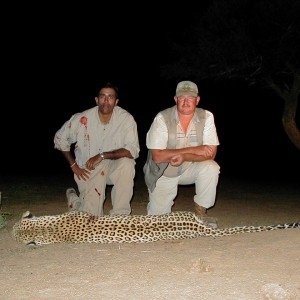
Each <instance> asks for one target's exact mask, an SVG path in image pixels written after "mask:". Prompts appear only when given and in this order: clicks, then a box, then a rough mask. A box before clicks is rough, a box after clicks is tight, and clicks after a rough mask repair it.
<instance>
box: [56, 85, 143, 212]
mask: <svg viewBox="0 0 300 300" xmlns="http://www.w3.org/2000/svg"><path fill="white" fill-rule="evenodd" d="M95 101H96V105H97V106H95V107H93V108H90V109H88V110H85V111H83V112H81V113H77V114H74V115H73V116H72V117H71V118H70V119H69V120H68V121H66V122H65V123H64V124H63V126H62V127H61V128H60V129H59V130H58V131H57V132H56V134H55V137H54V147H55V149H58V150H60V151H61V152H62V153H63V155H64V157H65V158H66V160H67V162H68V163H69V165H70V168H71V170H72V171H73V173H74V179H75V181H76V183H77V187H78V191H79V197H78V196H77V194H76V191H75V190H74V189H72V188H71V189H68V190H67V192H66V194H67V198H68V205H69V209H70V210H74V209H77V210H80V211H84V212H88V213H91V214H93V215H95V216H101V215H103V204H104V201H105V190H106V185H107V184H108V185H113V187H112V190H111V200H112V210H111V211H110V214H111V215H116V214H125V215H129V214H130V213H131V206H130V201H131V198H132V195H133V186H134V177H135V159H136V158H138V156H139V151H140V147H139V140H138V132H137V124H136V122H135V120H134V118H133V116H132V115H131V114H130V113H129V112H128V111H126V110H124V109H123V108H121V107H119V106H118V105H117V104H118V102H119V99H118V88H117V87H116V86H114V85H112V84H110V83H107V84H106V85H105V86H103V87H102V88H101V89H100V90H99V92H98V94H97V95H96V97H95ZM72 144H75V146H74V154H75V158H74V156H73V154H72V151H71V146H72Z"/></svg>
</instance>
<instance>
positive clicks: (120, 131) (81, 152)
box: [54, 106, 140, 167]
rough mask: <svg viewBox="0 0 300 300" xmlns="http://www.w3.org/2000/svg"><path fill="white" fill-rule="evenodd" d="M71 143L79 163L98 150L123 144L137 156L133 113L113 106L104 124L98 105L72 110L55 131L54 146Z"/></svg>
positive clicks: (65, 147)
mask: <svg viewBox="0 0 300 300" xmlns="http://www.w3.org/2000/svg"><path fill="white" fill-rule="evenodd" d="M74 143H75V148H74V153H75V157H76V162H77V164H78V165H79V166H81V167H83V166H85V164H86V162H87V160H88V159H89V158H91V157H93V156H95V155H97V154H98V153H99V152H108V151H113V150H116V149H120V148H125V149H127V150H128V151H130V153H131V155H132V156H133V158H134V159H136V158H138V156H139V151H140V146H139V139H138V132H137V124H136V122H135V120H134V118H133V116H132V115H131V114H130V113H129V112H127V111H126V110H125V109H123V108H121V107H119V106H115V108H114V110H113V113H112V116H111V119H110V121H109V123H107V124H103V123H102V122H101V121H100V118H99V114H98V106H96V107H93V108H90V109H88V110H85V111H83V112H81V113H77V114H74V115H73V116H72V117H71V118H70V119H69V120H68V121H66V122H65V123H64V124H63V126H62V127H61V128H60V129H59V130H58V131H57V132H56V134H55V136H54V148H55V149H58V150H61V151H70V149H71V145H72V144H74Z"/></svg>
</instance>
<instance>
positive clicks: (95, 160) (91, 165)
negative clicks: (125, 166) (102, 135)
mask: <svg viewBox="0 0 300 300" xmlns="http://www.w3.org/2000/svg"><path fill="white" fill-rule="evenodd" d="M102 160H103V159H102V157H101V156H100V154H97V155H95V156H93V157H91V158H90V159H89V160H88V161H87V162H86V164H85V165H86V167H87V169H88V170H95V168H96V167H97V166H98V165H99V164H100V163H101V161H102Z"/></svg>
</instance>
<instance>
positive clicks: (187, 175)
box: [143, 81, 220, 217]
mask: <svg viewBox="0 0 300 300" xmlns="http://www.w3.org/2000/svg"><path fill="white" fill-rule="evenodd" d="M174 100H175V103H176V105H174V106H172V107H170V108H167V109H165V110H163V111H160V112H159V113H158V114H157V115H156V117H155V118H154V121H153V123H152V124H151V127H150V129H149V131H148V132H147V137H146V145H147V148H148V149H149V151H148V158H147V162H146V164H145V165H144V169H143V170H144V174H145V182H146V185H147V187H148V192H149V203H148V205H147V213H148V214H149V215H160V214H165V213H170V212H171V209H172V206H173V204H174V199H175V198H176V196H177V191H178V185H189V184H195V189H196V193H195V195H194V204H195V213H196V214H197V215H199V216H202V217H204V216H205V215H206V213H207V209H208V208H210V207H212V206H214V204H215V198H216V188H217V184H218V179H219V173H220V167H219V165H218V164H217V163H216V162H215V160H214V159H215V156H216V153H217V146H218V145H219V140H218V135H217V131H216V127H215V123H214V116H213V114H212V113H211V112H210V111H207V110H204V109H202V108H198V107H197V105H198V104H199V102H200V96H199V94H198V87H197V85H196V84H195V83H194V82H191V81H182V82H179V83H178V85H177V88H176V95H175V96H174Z"/></svg>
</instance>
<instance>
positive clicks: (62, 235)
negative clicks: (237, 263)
mask: <svg viewBox="0 0 300 300" xmlns="http://www.w3.org/2000/svg"><path fill="white" fill-rule="evenodd" d="M297 227H300V223H299V222H296V223H285V224H278V225H269V226H256V227H255V226H243V227H231V228H224V229H216V228H211V227H209V226H207V225H205V224H204V223H203V221H202V220H201V219H200V218H199V217H198V216H197V215H195V214H194V213H192V212H186V211H183V212H173V213H169V214H164V215H155V216H153V215H130V216H125V215H117V216H101V217H95V216H92V215H90V214H87V213H83V212H75V211H73V212H68V213H64V214H59V215H47V216H40V217H32V216H31V214H30V212H28V211H27V212H26V213H24V214H23V216H22V219H21V220H20V221H19V222H17V223H15V225H14V226H13V230H12V234H13V237H14V239H15V240H16V241H20V242H23V243H25V244H28V245H29V244H32V245H43V244H53V243H61V242H68V243H149V242H156V241H162V240H180V239H191V238H197V237H200V236H205V237H222V236H228V235H233V234H238V233H247V232H261V231H268V230H277V229H288V228H297Z"/></svg>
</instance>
